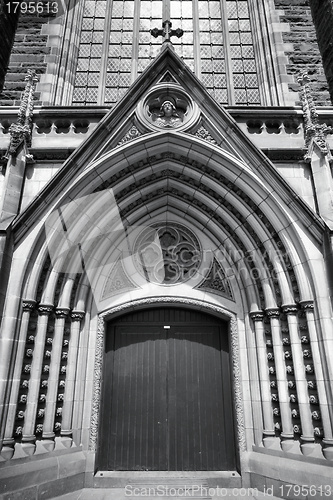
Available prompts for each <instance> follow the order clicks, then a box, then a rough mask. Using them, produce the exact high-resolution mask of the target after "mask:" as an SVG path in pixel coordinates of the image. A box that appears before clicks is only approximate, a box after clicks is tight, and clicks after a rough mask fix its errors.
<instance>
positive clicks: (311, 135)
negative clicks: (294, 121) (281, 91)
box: [297, 71, 333, 162]
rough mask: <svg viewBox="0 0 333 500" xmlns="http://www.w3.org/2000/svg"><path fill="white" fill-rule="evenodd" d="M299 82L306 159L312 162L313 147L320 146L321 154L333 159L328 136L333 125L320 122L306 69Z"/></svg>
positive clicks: (332, 132) (331, 131) (332, 130)
mask: <svg viewBox="0 0 333 500" xmlns="http://www.w3.org/2000/svg"><path fill="white" fill-rule="evenodd" d="M297 80H298V83H299V84H300V85H301V87H302V90H301V99H302V107H303V113H304V138H305V147H306V153H305V156H304V159H305V161H307V162H311V159H312V154H313V148H314V146H315V145H316V146H318V148H319V150H320V152H321V154H323V155H324V156H326V157H327V160H328V161H332V159H333V158H332V155H331V151H330V147H329V144H328V142H327V136H328V135H329V134H333V127H330V126H328V125H326V123H322V124H321V123H319V118H318V113H317V110H316V106H315V103H314V99H313V97H312V93H311V88H310V78H309V76H308V74H307V72H306V71H304V72H302V73H301V74H300V75H299V77H298V79H297Z"/></svg>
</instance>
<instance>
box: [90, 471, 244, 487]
mask: <svg viewBox="0 0 333 500" xmlns="http://www.w3.org/2000/svg"><path fill="white" fill-rule="evenodd" d="M129 485H131V486H147V487H148V486H150V487H153V486H159V485H165V486H187V487H190V486H192V487H193V488H194V490H197V488H195V487H196V486H203V487H204V486H205V487H206V488H216V487H221V488H240V487H241V485H242V484H241V476H240V475H239V474H238V472H236V471H221V472H219V471H216V472H197V473H193V472H175V471H170V472H169V473H166V472H164V473H163V475H162V474H161V472H152V471H148V472H147V471H145V472H138V471H135V472H133V471H132V472H129V471H99V472H97V473H96V475H95V476H94V480H93V485H92V486H93V487H94V488H125V487H126V486H129Z"/></svg>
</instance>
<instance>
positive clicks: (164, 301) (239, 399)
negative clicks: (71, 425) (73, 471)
mask: <svg viewBox="0 0 333 500" xmlns="http://www.w3.org/2000/svg"><path fill="white" fill-rule="evenodd" d="M168 304H174V305H177V306H180V307H181V306H185V307H186V306H187V307H193V308H195V309H202V310H203V311H206V312H207V313H211V314H215V315H216V314H217V315H219V316H221V317H222V318H223V319H224V320H226V319H227V320H229V331H230V353H231V364H232V373H233V396H234V407H235V415H236V423H237V436H238V446H239V449H240V451H245V450H246V438H245V423H244V409H243V396H242V386H241V385H242V381H241V368H240V359H239V339H238V328H237V318H236V316H235V315H234V314H233V313H231V312H230V311H227V310H226V309H224V308H223V307H220V306H218V305H213V304H209V303H206V302H203V301H200V300H196V299H190V298H184V297H180V298H178V297H175V298H174V297H151V298H146V299H138V300H134V301H131V302H127V303H125V304H121V305H118V306H115V307H113V308H111V309H109V310H108V311H105V312H103V313H102V314H100V315H99V318H98V330H97V338H96V348H95V366H94V382H93V384H94V386H93V401H92V412H91V420H90V440H89V448H90V450H92V451H95V450H96V446H97V437H98V424H99V413H100V403H101V401H100V399H101V382H102V367H103V353H104V339H105V324H106V321H107V320H110V319H111V318H112V317H113V316H114V315H119V314H121V313H126V312H127V311H130V310H133V308H142V307H150V306H154V305H168Z"/></svg>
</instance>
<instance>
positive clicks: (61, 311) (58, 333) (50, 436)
mask: <svg viewBox="0 0 333 500" xmlns="http://www.w3.org/2000/svg"><path fill="white" fill-rule="evenodd" d="M68 313H69V309H67V308H57V309H56V310H55V315H56V320H55V325H54V337H53V342H52V354H51V362H50V371H49V378H48V389H47V393H46V406H45V416H44V423H43V434H42V438H43V446H44V448H46V450H47V451H52V450H53V449H54V446H55V442H54V437H55V432H54V417H55V410H56V405H57V392H58V383H59V370H60V362H61V352H62V343H63V336H64V328H65V319H66V317H67V316H68Z"/></svg>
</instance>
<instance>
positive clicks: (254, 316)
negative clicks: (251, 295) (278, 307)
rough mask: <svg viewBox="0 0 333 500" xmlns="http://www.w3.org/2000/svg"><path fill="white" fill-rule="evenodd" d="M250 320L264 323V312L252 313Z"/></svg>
mask: <svg viewBox="0 0 333 500" xmlns="http://www.w3.org/2000/svg"><path fill="white" fill-rule="evenodd" d="M250 318H251V319H252V321H262V320H263V319H264V312H263V311H254V312H250Z"/></svg>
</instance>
